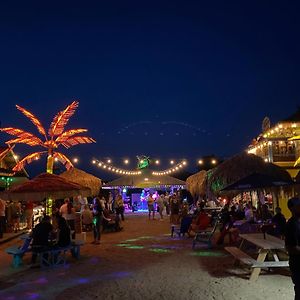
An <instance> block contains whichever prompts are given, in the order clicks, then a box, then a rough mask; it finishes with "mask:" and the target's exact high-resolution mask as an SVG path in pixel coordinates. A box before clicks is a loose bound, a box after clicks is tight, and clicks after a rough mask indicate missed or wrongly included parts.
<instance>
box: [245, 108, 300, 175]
mask: <svg viewBox="0 0 300 300" xmlns="http://www.w3.org/2000/svg"><path fill="white" fill-rule="evenodd" d="M299 140H300V109H299V110H298V111H297V112H296V113H295V114H293V115H292V116H290V117H289V118H287V119H285V120H283V121H280V122H278V123H276V124H275V125H274V126H272V125H271V122H270V120H269V118H267V117H266V118H265V119H264V120H263V125H262V133H260V134H259V135H258V137H257V138H255V139H253V141H252V143H251V145H249V146H248V149H247V151H248V153H252V154H255V155H257V156H260V157H262V158H263V159H264V160H265V162H272V163H274V164H276V165H278V166H280V167H282V168H284V169H286V170H287V171H288V172H289V173H290V175H291V176H292V177H296V175H297V174H298V172H299V170H300V166H299V164H300V159H299V157H300V141H299Z"/></svg>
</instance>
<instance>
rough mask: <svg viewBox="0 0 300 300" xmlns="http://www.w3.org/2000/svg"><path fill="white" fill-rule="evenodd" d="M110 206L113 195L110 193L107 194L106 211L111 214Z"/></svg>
mask: <svg viewBox="0 0 300 300" xmlns="http://www.w3.org/2000/svg"><path fill="white" fill-rule="evenodd" d="M112 204H113V195H112V193H111V192H109V195H108V201H107V209H108V211H109V212H110V213H112V212H113V208H112Z"/></svg>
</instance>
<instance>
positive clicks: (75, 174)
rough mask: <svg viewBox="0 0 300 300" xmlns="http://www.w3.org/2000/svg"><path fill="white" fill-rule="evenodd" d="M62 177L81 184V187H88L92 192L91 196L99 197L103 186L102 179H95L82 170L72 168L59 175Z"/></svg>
mask: <svg viewBox="0 0 300 300" xmlns="http://www.w3.org/2000/svg"><path fill="white" fill-rule="evenodd" d="M59 176H60V177H62V178H64V179H67V180H69V181H72V182H75V183H77V184H80V185H81V186H84V187H87V188H89V189H90V190H91V193H92V194H91V196H96V195H99V191H100V189H101V186H102V182H101V179H99V178H98V177H95V176H93V175H91V174H89V173H86V172H84V171H82V170H79V169H76V168H71V169H69V170H67V171H65V172H64V173H62V174H60V175H59Z"/></svg>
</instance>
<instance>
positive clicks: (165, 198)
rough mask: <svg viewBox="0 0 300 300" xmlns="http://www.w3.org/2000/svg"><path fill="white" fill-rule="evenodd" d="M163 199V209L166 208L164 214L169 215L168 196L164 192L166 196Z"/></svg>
mask: <svg viewBox="0 0 300 300" xmlns="http://www.w3.org/2000/svg"><path fill="white" fill-rule="evenodd" d="M163 199H164V204H165V208H166V214H167V215H169V214H170V195H169V193H168V192H166V195H165V196H164V197H163Z"/></svg>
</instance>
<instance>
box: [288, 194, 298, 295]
mask: <svg viewBox="0 0 300 300" xmlns="http://www.w3.org/2000/svg"><path fill="white" fill-rule="evenodd" d="M287 205H288V208H289V210H290V211H291V213H292V217H291V218H290V219H289V220H288V222H287V224H286V230H285V246H286V249H287V251H288V253H289V265H290V270H291V275H292V281H293V283H294V290H295V300H300V199H299V198H291V199H289V200H288V203H287Z"/></svg>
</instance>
